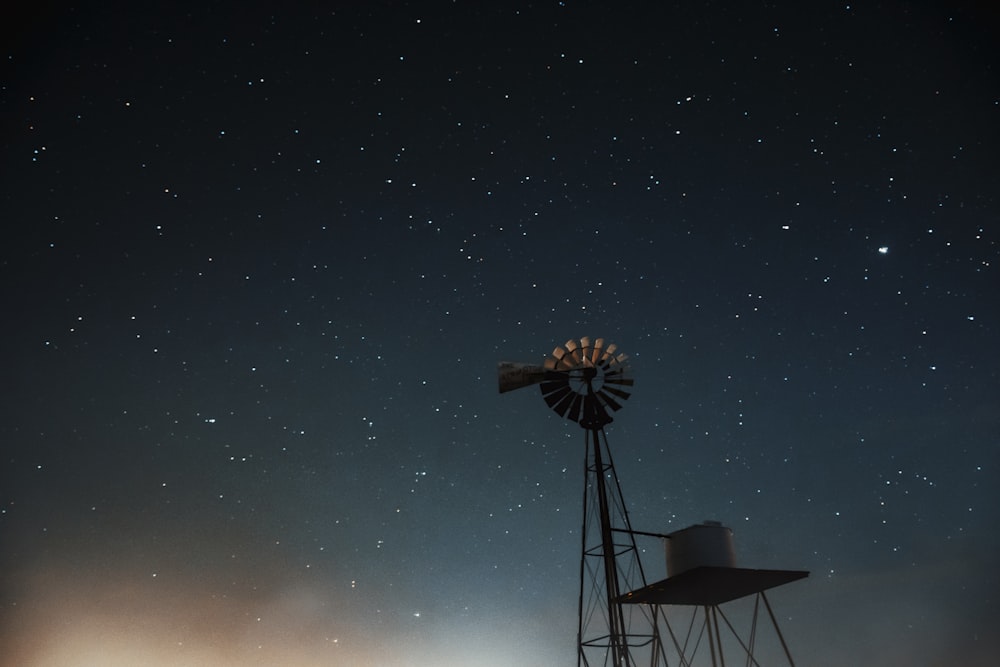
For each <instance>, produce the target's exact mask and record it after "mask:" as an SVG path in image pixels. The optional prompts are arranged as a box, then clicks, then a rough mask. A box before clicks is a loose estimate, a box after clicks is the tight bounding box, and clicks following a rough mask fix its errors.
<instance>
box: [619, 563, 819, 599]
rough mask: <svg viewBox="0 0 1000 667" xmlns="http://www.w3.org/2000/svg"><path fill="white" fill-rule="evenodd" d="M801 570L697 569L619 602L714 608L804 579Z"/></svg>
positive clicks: (626, 596) (804, 575)
mask: <svg viewBox="0 0 1000 667" xmlns="http://www.w3.org/2000/svg"><path fill="white" fill-rule="evenodd" d="M808 576H809V573H808V572H806V571H804V570H750V569H747V568H742V567H710V566H704V567H696V568H693V569H690V570H687V571H686V572H681V573H680V574H676V575H674V576H672V577H667V578H666V579H664V580H662V581H658V582H656V583H655V584H649V585H648V586H645V587H643V588H640V589H638V590H635V591H632V592H630V593H626V594H625V595H622V596H621V597H620V598H618V601H619V602H621V603H623V604H626V603H627V604H677V605H698V606H703V605H717V604H722V603H723V602H729V601H730V600H736V599H737V598H741V597H745V596H747V595H753V594H754V593H759V592H761V591H765V590H767V589H769V588H774V587H776V586H781V585H783V584H788V583H791V582H793V581H797V580H799V579H804V578H806V577H808Z"/></svg>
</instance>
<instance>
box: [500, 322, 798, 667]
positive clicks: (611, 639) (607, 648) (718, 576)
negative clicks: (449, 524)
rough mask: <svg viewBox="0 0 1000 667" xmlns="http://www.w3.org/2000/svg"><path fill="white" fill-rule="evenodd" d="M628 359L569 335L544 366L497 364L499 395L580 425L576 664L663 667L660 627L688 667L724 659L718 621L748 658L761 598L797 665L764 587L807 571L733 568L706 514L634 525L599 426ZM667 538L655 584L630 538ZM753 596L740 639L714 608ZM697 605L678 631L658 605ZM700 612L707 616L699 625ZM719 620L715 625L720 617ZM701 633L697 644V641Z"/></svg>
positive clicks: (616, 401)
mask: <svg viewBox="0 0 1000 667" xmlns="http://www.w3.org/2000/svg"><path fill="white" fill-rule="evenodd" d="M626 362H627V357H626V356H625V355H624V354H621V353H618V350H617V348H616V346H615V345H613V344H612V345H605V342H604V339H603V338H598V339H597V340H596V341H594V342H591V340H590V339H589V338H586V337H585V338H581V339H580V340H579V341H576V340H569V341H567V342H566V343H565V344H563V345H562V346H558V347H556V348H555V350H554V351H553V352H552V354H551V355H549V357H548V358H547V359H546V360H545V362H544V363H543V364H542V365H540V366H539V365H535V364H526V363H515V362H500V364H499V367H498V376H499V384H500V393H504V392H508V391H512V390H514V389H521V388H523V387H529V386H532V385H538V386H539V387H540V388H541V392H542V398H544V399H545V402H546V403H547V404H548V406H549V407H550V408H552V409H553V410H554V411H555V412H556V413H557V414H559V415H560V416H561V417H563V418H565V419H569V420H571V421H575V422H577V423H579V424H580V426H581V427H583V429H584V439H585V444H586V447H585V450H586V456H585V458H584V494H583V529H582V531H581V532H582V549H581V558H580V598H579V605H578V607H579V620H578V626H577V628H578V630H577V644H578V649H577V667H591V666H594V667H596V666H597V665H604V666H605V667H608V666H613V667H639V665H644V664H648V665H650V666H651V667H659V666H660V665H662V666H663V667H666V666H667V664H668V658H667V650H666V646H665V645H664V643H663V642H661V639H660V625H661V624H662V625H663V627H664V629H665V630H666V633H667V635H668V636H669V639H670V642H671V645H672V646H671V649H672V654H671V657H673V656H676V660H677V662H678V664H680V665H684V666H686V667H693V665H694V664H695V657H696V654H697V653H700V654H701V655H702V656H704V655H705V653H706V651H705V650H699V649H700V648H703V647H704V646H705V645H707V646H708V650H707V653H708V658H709V659H710V660H711V663H710V664H711V665H712V666H713V667H718V666H719V665H722V666H724V665H725V664H726V663H725V659H724V657H723V653H724V650H723V649H724V646H726V644H725V643H724V641H723V636H722V634H723V632H722V630H723V627H725V628H728V629H729V630H730V631H731V632H732V635H731V639H730V640H729V644H728V648H729V649H731V648H732V646H733V645H734V644H735V645H736V648H737V649H739V650H740V651H741V652H743V653H744V654H745V656H746V660H747V662H746V664H747V665H759V664H760V663H759V662H758V661H757V659H756V658H755V657H754V650H755V647H756V644H757V635H758V632H757V626H758V623H757V619H758V612H759V609H760V604H761V603H763V606H764V609H766V612H767V615H768V617H769V618H770V620H771V623H772V625H773V628H774V631H775V634H776V637H777V639H778V641H779V642H780V646H781V651H782V653H783V654H784V657H786V658H787V660H788V664H789V665H792V666H794V662H793V661H792V657H791V654H790V653H789V651H788V646H787V645H786V643H785V639H784V637H783V636H782V634H781V630H780V628H779V627H778V623H777V619H776V618H775V615H774V613H773V611H772V609H771V605H770V602H769V601H768V599H767V597H766V596H765V593H764V592H765V590H768V589H771V588H775V587H777V586H782V585H784V584H787V583H790V582H793V581H797V580H799V579H802V578H805V577H806V576H808V574H809V573H808V572H805V571H800V570H757V569H747V568H739V567H737V566H736V556H735V549H734V547H733V542H732V531H731V530H730V529H729V528H726V527H725V526H723V525H722V524H721V523H718V522H714V521H709V522H705V523H704V524H701V525H696V526H691V527H689V528H685V529H683V530H680V531H675V532H674V533H671V534H669V535H664V534H660V533H647V532H643V531H635V530H633V529H632V525H631V522H630V521H629V517H628V512H627V510H626V507H625V502H624V500H623V499H622V491H621V486H620V484H619V482H618V475H617V474H616V473H615V468H614V462H613V460H612V458H611V450H610V449H609V448H608V440H607V435H606V434H605V432H604V427H605V426H607V425H608V424H610V423H611V421H612V417H611V413H610V412H609V411H618V410H619V409H621V407H622V402H623V401H625V400H627V399H628V397H629V395H630V394H631V388H632V385H633V380H632V378H631V377H630V375H629V369H628V366H627V365H626ZM637 535H646V536H653V537H659V538H662V539H663V540H664V545H665V547H666V556H667V578H666V579H664V580H662V581H657V582H655V583H652V584H647V583H646V577H645V574H644V572H643V569H642V565H641V563H640V562H639V550H638V548H637V547H636V539H635V538H636V536H637ZM750 597H753V598H754V606H753V615H752V619H751V623H750V630H749V634H748V635H747V636H746V639H744V638H743V637H741V636H740V635H739V634H738V633H737V632H736V629H735V628H734V626H733V624H732V622H731V621H730V619H729V618H728V617H727V616H726V614H725V612H724V611H723V610H722V607H721V605H722V604H723V603H727V602H730V601H733V600H737V599H741V598H750ZM667 606H673V607H682V608H687V609H690V610H694V615H692V616H691V617H690V621H689V622H688V624H687V631H686V633H681V634H680V635H678V634H677V633H675V631H674V629H673V628H672V627H671V624H670V622H669V621H668V619H667V613H666V609H665V607H667ZM699 613H703V614H704V621H703V622H702V623H701V625H700V627H699V626H698V624H697V623H696V620H697V616H698V614H699ZM720 618H721V619H722V623H720V622H719V619H720ZM703 640H704V641H703Z"/></svg>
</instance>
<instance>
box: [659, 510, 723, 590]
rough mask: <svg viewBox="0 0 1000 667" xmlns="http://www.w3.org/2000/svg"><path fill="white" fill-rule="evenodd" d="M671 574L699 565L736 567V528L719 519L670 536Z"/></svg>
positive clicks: (668, 561) (668, 560) (689, 527)
mask: <svg viewBox="0 0 1000 667" xmlns="http://www.w3.org/2000/svg"><path fill="white" fill-rule="evenodd" d="M665 542H666V550H667V576H668V577H673V576H676V575H678V574H680V573H681V572H686V571H688V570H691V569H694V568H696V567H703V566H706V565H708V566H712V567H736V549H735V547H734V546H733V531H732V530H731V529H729V528H727V527H725V526H723V525H722V524H721V523H719V522H718V521H706V522H705V523H702V524H698V525H694V526H688V527H687V528H684V529H682V530H678V531H677V532H675V533H671V534H670V535H668V536H667V539H666V540H665Z"/></svg>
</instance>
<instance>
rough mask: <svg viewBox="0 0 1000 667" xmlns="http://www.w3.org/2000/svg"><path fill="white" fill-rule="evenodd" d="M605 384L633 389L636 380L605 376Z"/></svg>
mask: <svg viewBox="0 0 1000 667" xmlns="http://www.w3.org/2000/svg"><path fill="white" fill-rule="evenodd" d="M604 384H606V385H608V384H618V385H621V386H623V387H631V386H633V385H635V380H633V379H632V378H627V377H613V376H609V375H605V376H604Z"/></svg>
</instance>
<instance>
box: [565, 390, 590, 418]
mask: <svg viewBox="0 0 1000 667" xmlns="http://www.w3.org/2000/svg"><path fill="white" fill-rule="evenodd" d="M585 400H586V399H585V398H584V397H583V396H582V395H581V394H577V393H575V392H574V393H573V402H572V403H570V406H569V411H568V412H567V413H566V414H565V415H563V416H564V417H566V418H567V419H572V420H573V421H575V422H578V421H580V407H581V406H582V405H583V402H584V401H585Z"/></svg>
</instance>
